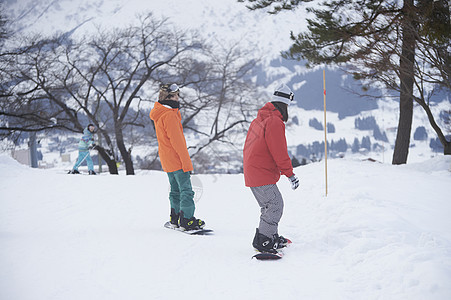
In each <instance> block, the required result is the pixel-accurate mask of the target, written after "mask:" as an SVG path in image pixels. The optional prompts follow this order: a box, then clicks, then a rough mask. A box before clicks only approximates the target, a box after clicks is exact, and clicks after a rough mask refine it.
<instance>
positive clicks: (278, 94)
mask: <svg viewBox="0 0 451 300" xmlns="http://www.w3.org/2000/svg"><path fill="white" fill-rule="evenodd" d="M274 95H275V96H279V97H283V98H287V99H290V101H293V99H294V94H293V93H289V94H287V93H283V92H279V91H275V92H274Z"/></svg>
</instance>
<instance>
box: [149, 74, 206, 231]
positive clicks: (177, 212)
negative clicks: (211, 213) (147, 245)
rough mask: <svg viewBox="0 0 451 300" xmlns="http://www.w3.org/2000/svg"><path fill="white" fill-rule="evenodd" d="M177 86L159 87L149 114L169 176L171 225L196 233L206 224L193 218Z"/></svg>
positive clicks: (187, 158)
mask: <svg viewBox="0 0 451 300" xmlns="http://www.w3.org/2000/svg"><path fill="white" fill-rule="evenodd" d="M179 91H180V90H179V87H178V86H177V84H175V83H173V84H164V85H162V86H161V87H160V92H159V96H158V102H156V103H155V105H154V107H153V109H152V110H151V111H150V118H151V119H152V120H153V121H154V124H155V131H156V134H157V140H158V154H159V156H160V161H161V166H162V167H163V170H164V171H165V172H166V173H167V174H168V178H169V183H170V185H171V191H170V193H169V201H170V204H171V213H170V220H169V223H170V226H172V227H173V228H179V227H180V229H182V230H195V229H200V228H203V227H204V226H205V222H204V221H202V220H199V219H196V218H195V217H194V210H195V205H194V200H193V199H194V191H193V188H192V186H191V177H190V176H191V175H190V172H191V171H193V164H192V162H191V158H190V156H189V153H188V149H187V147H186V140H185V136H184V134H183V127H182V122H181V121H182V116H181V114H180V110H179V107H180V104H179Z"/></svg>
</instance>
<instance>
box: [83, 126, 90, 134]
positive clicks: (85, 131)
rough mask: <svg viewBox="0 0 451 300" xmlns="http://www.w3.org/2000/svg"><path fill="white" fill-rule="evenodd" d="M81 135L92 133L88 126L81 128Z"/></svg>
mask: <svg viewBox="0 0 451 300" xmlns="http://www.w3.org/2000/svg"><path fill="white" fill-rule="evenodd" d="M83 135H92V132H91V131H89V129H88V127H86V128H85V129H83Z"/></svg>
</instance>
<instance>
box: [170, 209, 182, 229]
mask: <svg viewBox="0 0 451 300" xmlns="http://www.w3.org/2000/svg"><path fill="white" fill-rule="evenodd" d="M179 219H180V214H178V213H176V212H175V209H173V208H171V215H170V216H169V224H170V226H171V227H172V228H179Z"/></svg>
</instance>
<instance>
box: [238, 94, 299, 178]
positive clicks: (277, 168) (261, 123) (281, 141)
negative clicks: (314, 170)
mask: <svg viewBox="0 0 451 300" xmlns="http://www.w3.org/2000/svg"><path fill="white" fill-rule="evenodd" d="M243 171H244V182H245V184H246V186H248V187H256V186H263V185H268V184H275V183H277V181H279V178H280V175H281V174H282V175H285V176H287V177H291V176H292V175H293V174H294V173H293V167H292V165H291V159H290V157H289V156H288V150H287V141H286V138H285V123H284V122H283V117H282V114H281V113H280V111H279V110H278V109H277V108H276V107H275V106H274V105H273V104H272V103H270V102H268V103H266V104H265V106H263V107H262V108H261V109H260V110H259V111H258V115H257V118H256V119H255V120H253V121H252V123H251V126H250V127H249V131H248V132H247V136H246V142H245V143H244V150H243Z"/></svg>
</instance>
